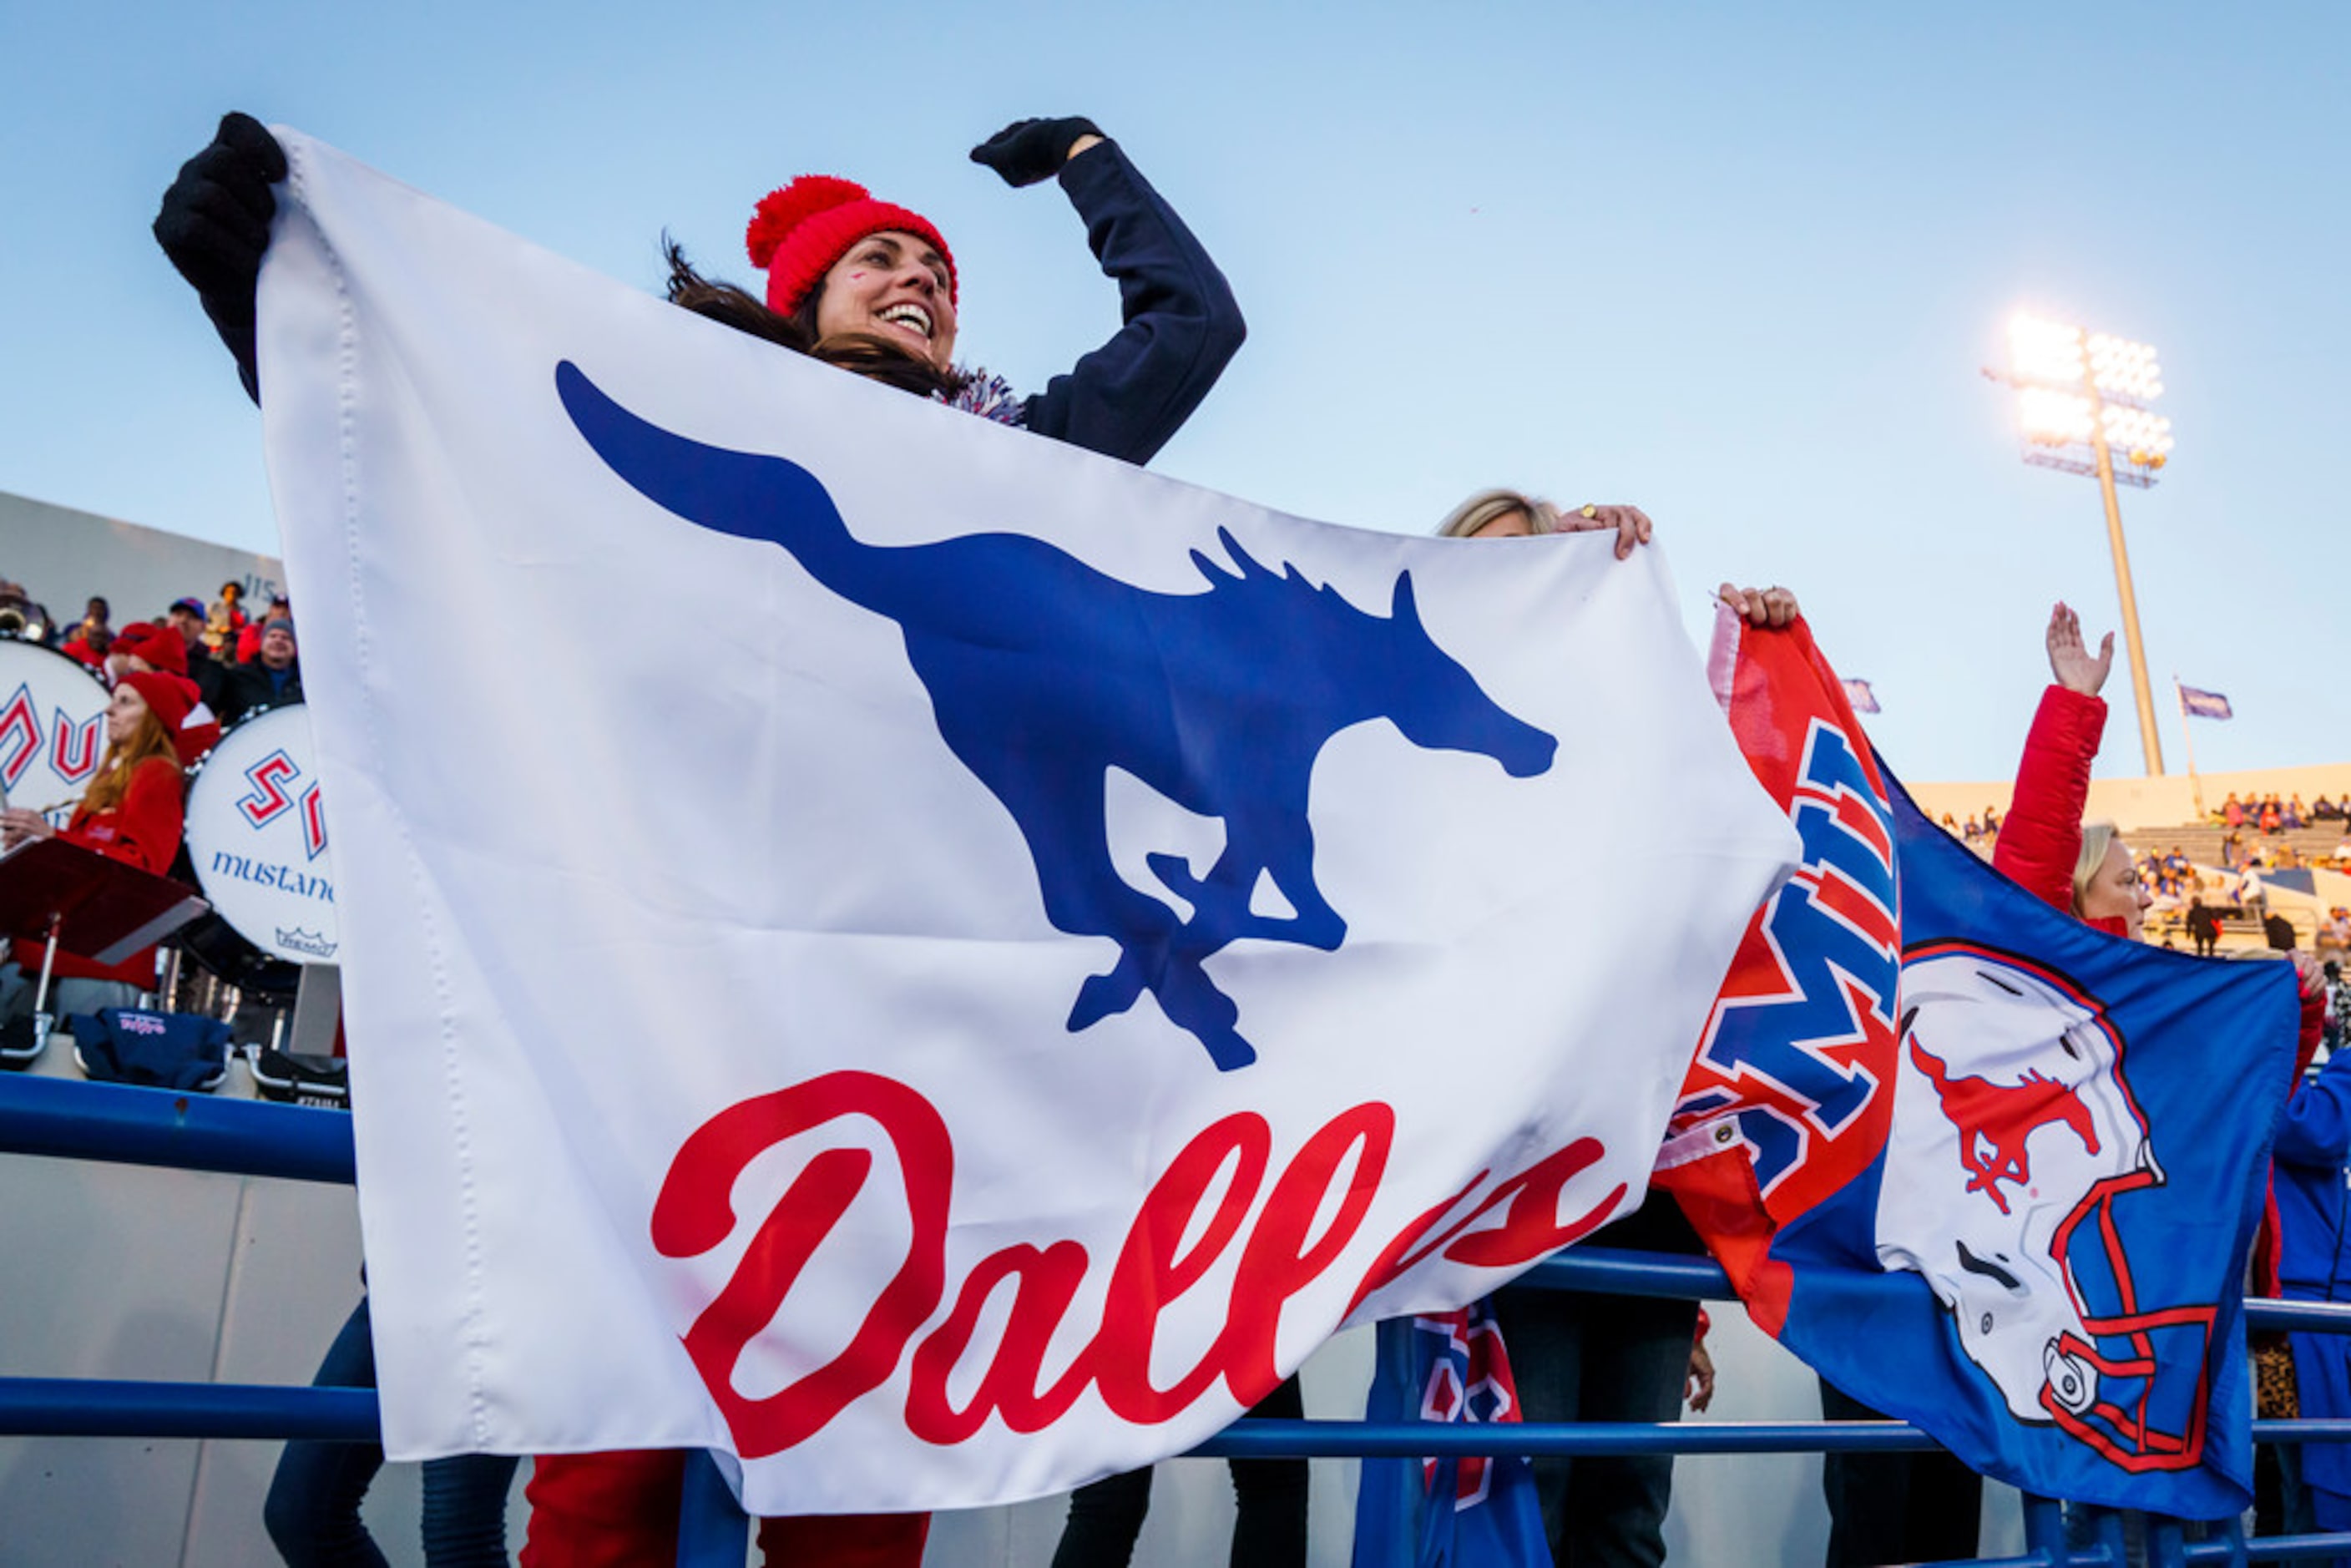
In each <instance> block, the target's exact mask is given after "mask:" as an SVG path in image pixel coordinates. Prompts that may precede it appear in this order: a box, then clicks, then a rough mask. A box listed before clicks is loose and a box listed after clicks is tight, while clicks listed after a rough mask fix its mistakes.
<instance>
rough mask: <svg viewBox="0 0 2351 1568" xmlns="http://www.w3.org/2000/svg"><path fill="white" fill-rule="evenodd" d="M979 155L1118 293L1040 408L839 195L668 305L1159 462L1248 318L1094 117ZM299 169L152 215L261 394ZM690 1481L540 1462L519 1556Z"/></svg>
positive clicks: (229, 147) (655, 1471)
mask: <svg viewBox="0 0 2351 1568" xmlns="http://www.w3.org/2000/svg"><path fill="white" fill-rule="evenodd" d="M972 158H973V160H974V161H975V162H979V163H981V164H983V165H985V166H986V167H987V168H989V169H991V170H993V171H995V172H996V173H997V174H998V176H1000V177H1001V178H1002V179H1003V180H1004V181H1005V182H1006V183H1008V184H1011V185H1015V186H1019V185H1029V184H1033V183H1039V182H1041V181H1044V180H1047V179H1058V181H1059V183H1061V187H1062V189H1063V190H1064V192H1065V193H1067V194H1068V195H1069V197H1070V199H1071V202H1072V203H1073V204H1075V205H1076V206H1077V208H1078V209H1079V212H1080V214H1081V216H1082V217H1083V218H1084V219H1085V221H1086V225H1087V236H1088V242H1089V244H1090V245H1091V246H1092V247H1093V249H1094V253H1095V256H1096V259H1097V260H1098V261H1100V263H1101V264H1102V267H1103V269H1104V270H1105V271H1106V272H1107V273H1109V274H1110V275H1111V276H1112V277H1113V278H1115V279H1116V280H1117V281H1118V284H1119V292H1120V301H1121V309H1122V316H1123V326H1122V329H1121V330H1120V331H1119V332H1118V333H1117V334H1116V335H1115V336H1113V338H1112V339H1111V340H1109V341H1108V342H1107V343H1105V344H1103V345H1102V347H1101V348H1099V349H1097V350H1094V351H1093V352H1092V353H1090V354H1088V355H1086V356H1085V357H1084V358H1083V359H1081V361H1078V363H1077V364H1076V365H1075V366H1074V367H1073V368H1072V369H1071V371H1070V372H1069V373H1068V374H1065V375H1061V376H1056V377H1054V378H1053V379H1052V380H1051V381H1050V382H1048V383H1047V386H1046V388H1045V390H1044V391H1043V392H1039V393H1037V394H1036V395H1034V396H1031V397H1029V398H1027V399H1020V398H1018V397H1016V396H1015V395H1014V394H1013V392H1012V391H1011V389H1010V388H1009V387H1008V386H1006V385H1005V383H1004V382H1001V381H1000V380H998V378H996V377H993V376H988V375H985V374H981V373H976V372H972V371H965V370H962V369H960V368H958V367H957V366H956V363H955V348H956V327H957V304H958V299H957V277H956V269H955V262H954V259H953V257H952V256H951V255H950V254H949V251H948V247H947V245H946V240H945V238H944V236H942V235H940V234H939V233H938V231H937V230H936V229H935V227H934V226H933V225H931V223H930V222H929V221H928V220H927V219H925V218H924V217H923V216H921V215H920V214H916V213H913V212H910V211H908V210H906V209H904V208H903V207H897V206H893V205H890V204H885V203H883V202H880V201H877V200H875V199H874V198H873V197H872V195H871V194H869V193H867V192H866V191H865V190H863V189H862V187H860V186H856V185H853V184H851V183H849V182H847V181H842V180H832V179H828V178H822V177H804V178H803V179H801V180H799V181H795V182H794V183H791V184H790V185H788V186H785V187H783V188H782V189H780V190H778V191H776V192H773V193H770V194H769V195H768V198H767V199H766V200H764V201H762V202H761V203H760V204H759V205H758V212H757V213H756V214H754V216H753V219H752V222H751V225H750V228H749V232H748V234H747V244H748V246H749V248H750V251H751V259H752V261H753V264H754V265H755V266H757V267H760V268H762V269H763V270H764V271H765V272H766V274H767V280H766V287H765V289H764V291H763V295H764V297H762V296H761V295H755V294H753V293H751V292H750V291H747V290H746V289H743V288H739V287H734V286H732V285H728V284H725V283H721V282H715V281H713V280H711V279H708V278H705V277H702V276H701V275H700V274H698V273H697V272H695V270H694V268H693V267H691V266H690V265H688V263H687V262H686V259H685V257H684V254H683V253H682V252H681V251H680V250H679V249H678V248H677V247H675V246H671V247H670V248H669V257H670V264H671V267H670V279H669V287H668V294H669V298H670V300H671V302H672V303H674V304H676V305H678V306H680V307H682V308H687V309H691V310H694V311H695V312H696V313H697V314H701V315H705V316H707V317H709V318H711V319H714V320H717V321H719V322H722V323H723V324H725V325H727V326H730V327H733V328H735V329H737V330H738V331H742V332H746V333H748V334H750V335H752V336H754V337H758V338H760V339H763V340H767V341H768V342H770V343H773V344H776V345H778V346H779V347H781V348H784V349H788V350H791V351H793V352H796V353H801V354H807V355H810V357H812V358H816V359H820V360H822V361H826V362H827V363H831V364H833V365H836V366H839V367H840V368H842V369H846V370H850V371H853V372H855V373H857V374H859V375H862V376H864V377H866V378H868V379H869V380H872V381H878V382H883V383H884V384H887V385H889V386H892V387H895V388H897V389H898V390H901V391H904V392H913V393H914V394H915V395H917V396H923V397H928V398H931V399H933V400H935V401H938V402H946V403H947V404H948V405H949V406H952V407H956V408H958V409H961V410H962V411H964V412H967V413H977V414H979V415H981V416H982V417H986V418H990V419H994V420H996V421H998V423H1007V424H1012V425H1016V426H1019V427H1020V428H1024V429H1026V430H1029V431H1030V432H1032V433H1034V434H1039V435H1043V436H1046V437H1049V438H1050V439H1054V440H1060V441H1066V442H1069V443H1070V444H1072V445H1078V446H1083V447H1085V448H1087V449H1089V450H1091V451H1095V452H1100V453H1103V454H1106V455H1110V456H1113V457H1117V458H1120V459H1123V460H1124V461H1126V462H1130V463H1145V462H1148V461H1149V460H1150V459H1151V457H1152V456H1153V455H1155V454H1156V453H1157V452H1158V450H1159V449H1160V447H1161V446H1162V445H1164V444H1165V443H1166V441H1167V440H1168V439H1169V438H1170V437H1171V436H1173V435H1174V434H1175V432H1176V430H1177V429H1179V428H1180V427H1181V426H1182V425H1183V423H1184V422H1185V421H1186V419H1188V418H1189V417H1190V416H1191V414H1192V412H1193V411H1194V410H1195V409H1196V408H1197V407H1198V406H1199V403H1200V400H1201V399H1202V398H1203V397H1205V396H1206V395H1207V392H1208V390H1209V388H1210V387H1211V386H1213V385H1214V384H1215V382H1216V381H1217V377H1218V376H1219V375H1220V374H1221V373H1222V372H1223V370H1224V367H1225V365H1226V364H1227V363H1228V361H1230V360H1231V358H1232V356H1233V354H1234V353H1235V352H1236V351H1237V350H1238V349H1239V347H1240V343H1241V338H1242V334H1243V328H1242V324H1241V318H1240V311H1239V308H1238V306H1237V305H1236V304H1235V302H1234V300H1233V298H1232V295H1231V292H1230V290H1229V289H1228V287H1226V284H1225V281H1224V278H1223V277H1222V275H1221V274H1219V273H1218V272H1217V267H1216V264H1215V263H1214V262H1213V261H1211V260H1210V259H1209V257H1208V256H1207V253H1206V251H1204V250H1203V249H1202V248H1201V247H1200V246H1199V244H1198V242H1197V241H1196V240H1195V239H1194V238H1193V237H1192V235H1191V234H1190V232H1189V231H1188V230H1186V228H1185V227H1184V225H1183V224H1182V222H1181V221H1180V220H1179V219H1178V218H1177V217H1176V216H1175V212H1174V211H1173V210H1172V209H1171V208H1170V207H1169V206H1168V205H1167V204H1166V203H1165V202H1164V201H1163V200H1162V199H1161V198H1160V197H1159V195H1158V194H1157V193H1155V192H1154V191H1153V190H1152V189H1151V187H1150V186H1149V184H1148V183H1145V182H1144V179H1143V176H1142V175H1141V174H1140V173H1139V172H1137V171H1136V170H1135V169H1134V165H1133V164H1132V163H1130V162H1128V161H1127V158H1126V154H1125V153H1124V152H1123V151H1122V150H1121V149H1120V148H1119V147H1118V145H1117V144H1116V143H1115V142H1113V141H1108V140H1107V139H1105V138H1104V137H1103V136H1102V133H1101V132H1100V131H1099V130H1098V129H1097V128H1096V127H1095V126H1094V125H1093V124H1092V122H1091V121H1089V120H1076V119H1071V120H1022V121H1019V122H1018V123H1016V124H1014V125H1010V126H1008V127H1006V128H1005V129H1004V130H1003V131H1001V132H999V133H998V134H997V135H996V136H994V137H991V138H990V139H989V140H988V141H986V142H983V143H982V144H981V145H980V146H978V147H977V148H975V149H973V151H972ZM286 168H287V165H286V158H285V152H284V150H283V149H282V148H280V147H279V146H278V145H277V142H276V141H275V140H274V139H273V138H271V136H270V135H269V133H268V131H267V130H266V128H264V127H263V126H262V125H261V124H260V123H259V122H258V121H256V120H253V119H252V118H251V117H250V116H247V115H242V114H232V115H228V116H226V117H225V118H224V119H223V120H222V121H221V126H220V131H219V133H218V135H217V136H216V137H215V138H214V141H213V142H212V144H211V145H210V146H208V147H206V148H205V149H204V150H203V151H202V152H199V153H198V154H197V155H196V156H195V157H194V158H193V159H191V160H190V161H189V162H188V163H187V164H186V165H185V166H184V167H183V169H182V170H181V172H180V175H179V178H178V180H177V181H175V182H174V183H173V184H172V188H171V190H170V191H168V192H167V193H165V195H164V198H163V204H162V211H161V212H160V213H159V214H157V216H156V220H155V235H156V238H157V240H158V242H159V243H161V244H162V246H163V249H164V251H165V253H166V254H167V255H168V256H170V257H171V259H172V264H173V265H174V266H175V267H178V268H179V270H180V272H181V274H182V276H183V277H186V278H187V279H188V280H189V281H190V282H191V283H192V284H193V285H194V286H195V287H196V288H197V290H198V292H199V294H200V296H201V298H202V299H203V302H204V308H205V311H206V314H207V315H209V316H210V317H211V318H212V319H213V322H214V326H215V328H216V329H218V330H219V332H220V335H221V339H222V341H223V342H224V343H225V345H226V346H227V347H228V349H229V350H230V352H231V353H232V354H233V355H234V356H235V359H236V361H237V368H238V371H239V373H240V375H241V377H242V378H243V380H244V382H245V386H246V391H247V392H251V393H252V394H253V395H254V396H255V397H256V399H257V398H258V397H259V395H260V387H259V380H258V372H257V370H256V363H255V341H254V322H255V318H254V302H255V287H256V282H257V280H258V277H259V275H260V269H261V261H262V256H263V252H264V250H265V249H266V246H267V244H268V223H269V216H270V214H272V213H273V212H274V211H275V208H276V200H277V199H276V196H275V194H274V193H273V191H272V187H273V186H274V185H275V184H276V183H277V182H278V181H280V180H282V179H284V178H285V176H286ZM286 640H287V643H289V645H290V643H291V638H290V636H289V637H287V639H286ZM277 641H278V633H277V632H275V631H272V632H268V633H266V634H265V636H264V638H263V641H262V643H261V650H260V653H259V657H258V660H257V661H256V663H259V664H266V663H267V662H268V660H269V659H270V657H271V648H272V646H273V644H275V643H277ZM1299 1468H1300V1469H1301V1471H1302V1469H1303V1468H1304V1467H1303V1465H1302V1463H1301V1465H1300V1467H1299ZM683 1478H684V1464H683V1460H682V1458H681V1456H679V1455H678V1454H676V1453H675V1452H664V1453H643V1454H627V1453H623V1454H600V1455H572V1456H549V1457H548V1458H543V1459H542V1460H541V1461H540V1462H539V1464H538V1468H537V1471H536V1473H535V1475H534V1477H533V1479H532V1482H531V1488H530V1497H531V1500H532V1503H533V1514H532V1521H531V1534H532V1542H531V1549H530V1551H528V1552H526V1555H525V1558H524V1561H525V1562H526V1563H533V1562H537V1563H551V1562H567V1563H568V1562H572V1561H575V1560H576V1559H575V1558H574V1557H573V1556H572V1555H571V1553H572V1552H583V1553H584V1552H587V1551H589V1550H590V1545H589V1540H588V1538H589V1537H590V1536H596V1537H601V1539H599V1540H597V1541H596V1542H595V1543H594V1546H593V1550H595V1551H597V1552H601V1553H603V1554H604V1556H603V1557H601V1558H600V1559H599V1560H600V1561H601V1560H609V1561H613V1562H618V1561H622V1560H623V1559H624V1558H626V1559H627V1560H630V1561H635V1560H637V1559H638V1558H640V1557H643V1558H645V1559H646V1560H651V1559H652V1558H653V1557H654V1556H658V1555H659V1554H660V1553H661V1552H663V1551H664V1550H665V1551H666V1552H668V1553H669V1554H671V1555H674V1552H675V1542H676V1520H677V1512H678V1498H679V1495H680V1488H681V1486H682V1484H683ZM1301 1518H1302V1516H1301ZM926 1530H927V1519H926V1516H924V1515H897V1516H879V1515H873V1516H838V1517H834V1518H831V1519H804V1520H790V1521H768V1522H767V1523H766V1524H765V1525H763V1526H762V1529H761V1531H760V1535H761V1542H762V1545H763V1547H764V1548H765V1549H766V1551H767V1552H768V1554H769V1557H770V1560H771V1561H774V1562H777V1563H782V1562H784V1561H786V1560H787V1559H788V1558H789V1561H791V1562H793V1563H832V1562H840V1561H846V1560H849V1559H850V1558H851V1557H852V1555H855V1560H856V1561H859V1562H861V1563H865V1562H871V1563H883V1562H893V1563H895V1562H904V1563H914V1562H917V1561H919V1559H920V1558H921V1555H922V1552H923V1542H924V1539H925V1532H926ZM664 1543H665V1544H664ZM632 1549H633V1550H634V1551H635V1553H636V1554H635V1556H631V1555H630V1552H631V1551H632ZM859 1553H862V1555H857V1554H859Z"/></svg>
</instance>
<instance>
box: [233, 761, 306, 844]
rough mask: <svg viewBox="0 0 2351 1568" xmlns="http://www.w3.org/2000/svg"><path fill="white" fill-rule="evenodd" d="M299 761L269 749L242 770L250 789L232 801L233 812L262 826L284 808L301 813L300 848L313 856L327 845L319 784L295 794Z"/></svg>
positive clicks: (282, 811) (300, 774) (299, 775)
mask: <svg viewBox="0 0 2351 1568" xmlns="http://www.w3.org/2000/svg"><path fill="white" fill-rule="evenodd" d="M301 778H302V765H301V764H300V763H298V762H296V761H295V760H294V759H293V758H291V757H288V756H287V754H286V753H285V752H284V751H283V750H277V751H273V752H271V753H270V754H269V755H268V756H266V757H265V758H262V759H261V760H260V761H258V762H256V763H255V764H254V765H253V766H252V767H250V768H246V770H245V779H246V783H248V784H250V785H252V786H253V788H252V790H251V791H250V792H249V793H247V794H246V796H245V797H244V799H242V800H238V801H237V802H236V811H237V814H238V815H239V816H241V817H243V818H244V819H245V820H246V823H247V824H248V825H250V826H252V827H255V828H266V827H267V826H268V825H269V824H270V823H272V822H274V821H277V819H278V818H280V817H282V816H284V815H285V814H286V813H287V812H288V811H291V810H299V811H300V812H301V813H302V849H303V852H304V853H305V854H306V855H307V856H308V858H309V859H311V860H317V859H318V858H319V855H320V854H321V853H323V852H325V850H326V848H327V819H326V816H325V813H323V812H322V811H321V810H319V786H318V785H316V784H315V783H314V784H312V785H310V786H309V787H308V789H303V790H302V791H301V792H300V793H299V794H296V793H295V792H294V786H295V785H296V784H297V783H298V782H299V781H300V780H301Z"/></svg>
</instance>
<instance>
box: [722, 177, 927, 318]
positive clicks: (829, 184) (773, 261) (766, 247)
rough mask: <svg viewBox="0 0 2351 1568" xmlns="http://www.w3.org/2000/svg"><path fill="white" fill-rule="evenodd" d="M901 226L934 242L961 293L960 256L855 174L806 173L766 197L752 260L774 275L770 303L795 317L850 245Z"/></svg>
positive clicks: (748, 244) (750, 229)
mask: <svg viewBox="0 0 2351 1568" xmlns="http://www.w3.org/2000/svg"><path fill="white" fill-rule="evenodd" d="M884 229H896V230H898V231H900V232H901V233H904V234H911V235H917V236H919V237H920V238H922V239H924V240H925V241H927V242H928V243H929V244H930V245H931V246H932V247H933V248H935V250H937V252H938V253H939V256H940V259H941V260H943V261H945V262H946V264H947V298H948V299H949V300H954V299H956V265H955V254H954V253H953V252H952V251H950V250H948V249H947V242H946V239H944V238H943V237H941V235H940V234H939V231H938V230H937V229H936V228H935V227H933V226H932V224H931V220H930V219H928V218H926V217H925V216H923V215H922V214H920V213H916V212H913V211H910V210H908V209H907V208H904V207H901V206H896V205H893V204H891V203H889V202H877V201H875V200H874V199H873V196H872V193H871V192H869V191H867V190H866V188H865V187H864V186H862V185H861V184H858V183H856V182H855V181H853V180H841V179H837V178H835V177H834V176H832V175H831V174H802V175H801V176H800V177H799V179H797V180H794V181H793V182H792V183H790V184H789V185H785V186H783V187H781V188H779V189H778V190H773V191H770V192H768V193H767V194H766V195H765V196H763V197H761V198H760V201H759V204H758V208H757V209H755V210H754V211H753V213H752V214H751V222H750V224H749V225H747V227H746V228H745V229H744V231H743V246H744V248H745V249H746V250H747V251H748V252H749V253H750V256H751V265H752V266H754V267H762V268H764V269H766V271H767V274H768V308H769V309H770V310H773V311H775V312H776V313H777V314H778V315H782V316H789V315H790V314H792V312H794V311H795V310H798V309H799V308H800V306H801V304H802V303H803V302H804V301H805V300H806V299H807V298H808V297H809V292H810V290H811V289H813V288H814V287H816V286H817V284H818V283H819V282H820V281H821V280H822V279H823V277H824V275H825V274H826V273H828V272H830V271H831V270H832V267H833V264H834V263H835V262H838V261H839V260H840V259H841V257H842V256H846V255H847V254H848V253H849V247H850V246H853V245H855V244H856V243H857V242H858V241H859V240H862V239H863V238H864V237H865V236H866V235H870V234H880V233H881V232H882V231H883V230H884Z"/></svg>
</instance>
